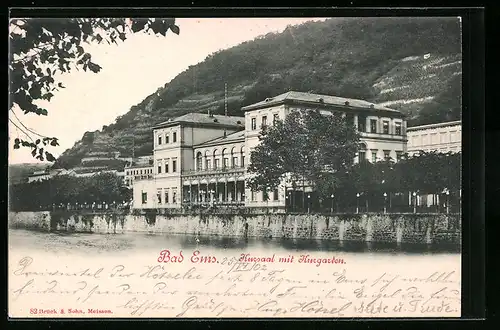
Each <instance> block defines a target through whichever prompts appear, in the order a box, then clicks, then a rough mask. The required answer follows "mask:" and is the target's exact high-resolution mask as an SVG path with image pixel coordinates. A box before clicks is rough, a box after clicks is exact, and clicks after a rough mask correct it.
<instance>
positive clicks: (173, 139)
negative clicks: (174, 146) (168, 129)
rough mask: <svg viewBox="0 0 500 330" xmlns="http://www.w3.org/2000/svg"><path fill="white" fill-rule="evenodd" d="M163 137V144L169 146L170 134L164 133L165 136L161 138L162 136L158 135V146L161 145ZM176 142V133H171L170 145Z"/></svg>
mask: <svg viewBox="0 0 500 330" xmlns="http://www.w3.org/2000/svg"><path fill="white" fill-rule="evenodd" d="M163 137H165V144H169V143H170V133H165V135H164V136H163V134H162V135H158V137H157V138H158V140H157V141H158V142H157V143H158V145H161V144H162V143H163ZM176 142H177V132H172V143H176Z"/></svg>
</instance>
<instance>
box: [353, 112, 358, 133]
mask: <svg viewBox="0 0 500 330" xmlns="http://www.w3.org/2000/svg"><path fill="white" fill-rule="evenodd" d="M354 127H356V130H357V129H358V115H354Z"/></svg>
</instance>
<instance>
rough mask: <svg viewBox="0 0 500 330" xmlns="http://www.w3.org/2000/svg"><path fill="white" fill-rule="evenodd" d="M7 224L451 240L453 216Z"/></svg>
mask: <svg viewBox="0 0 500 330" xmlns="http://www.w3.org/2000/svg"><path fill="white" fill-rule="evenodd" d="M9 227H10V228H24V229H35V230H45V231H75V232H93V233H123V232H151V233H169V234H189V235H216V236H224V237H235V236H239V237H245V236H247V237H266V238H271V237H273V238H283V237H286V238H309V239H324V240H336V241H337V240H338V241H366V242H398V243H433V242H436V243H437V242H439V243H454V244H460V241H461V218H460V216H459V215H457V214H333V215H321V214H177V215H176V214H156V213H146V214H128V213H121V214H120V213H92V214H84V213H79V212H78V211H55V212H11V213H9Z"/></svg>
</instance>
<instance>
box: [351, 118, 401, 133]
mask: <svg viewBox="0 0 500 330" xmlns="http://www.w3.org/2000/svg"><path fill="white" fill-rule="evenodd" d="M349 117H350V118H349V121H350V122H352V123H354V117H353V116H349ZM366 128H367V127H366V116H358V131H360V132H366V133H382V134H394V135H402V134H403V130H402V123H401V122H399V121H397V122H395V123H394V130H393V131H391V129H390V121H389V120H382V130H380V129H379V120H378V119H370V131H369V132H368V131H367V129H366Z"/></svg>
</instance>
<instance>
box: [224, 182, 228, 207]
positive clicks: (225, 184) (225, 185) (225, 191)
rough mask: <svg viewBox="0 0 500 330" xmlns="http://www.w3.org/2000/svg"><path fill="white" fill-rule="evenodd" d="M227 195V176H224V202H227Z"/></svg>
mask: <svg viewBox="0 0 500 330" xmlns="http://www.w3.org/2000/svg"><path fill="white" fill-rule="evenodd" d="M227 195H228V191H227V178H226V181H224V197H223V200H224V202H227V200H228V198H227Z"/></svg>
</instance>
